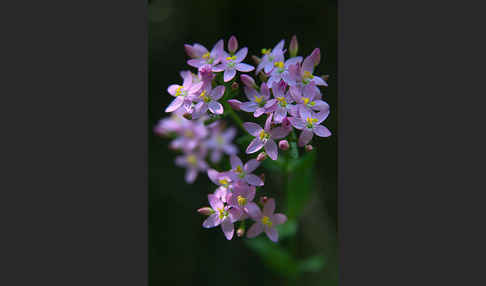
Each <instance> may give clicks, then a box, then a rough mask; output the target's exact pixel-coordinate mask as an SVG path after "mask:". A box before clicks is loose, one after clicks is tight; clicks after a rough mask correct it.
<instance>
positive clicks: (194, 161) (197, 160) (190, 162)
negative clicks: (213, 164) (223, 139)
mask: <svg viewBox="0 0 486 286" xmlns="http://www.w3.org/2000/svg"><path fill="white" fill-rule="evenodd" d="M205 156H206V154H202V153H200V152H198V153H192V152H191V153H187V154H185V155H183V156H178V157H176V159H175V163H176V165H177V166H180V167H186V168H187V170H186V176H185V179H186V182H187V183H189V184H190V183H193V182H194V180H196V177H197V173H198V172H200V171H205V170H206V169H207V168H208V164H207V163H206V162H204V157H205Z"/></svg>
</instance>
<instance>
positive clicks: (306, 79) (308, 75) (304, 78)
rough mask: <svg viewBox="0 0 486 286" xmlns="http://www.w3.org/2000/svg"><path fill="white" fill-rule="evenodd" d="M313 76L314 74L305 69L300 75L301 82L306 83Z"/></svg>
mask: <svg viewBox="0 0 486 286" xmlns="http://www.w3.org/2000/svg"><path fill="white" fill-rule="evenodd" d="M313 78H314V76H313V75H312V74H311V73H310V72H309V71H305V72H304V74H303V75H302V82H303V83H304V84H308V83H309V82H310V80H311V79H313Z"/></svg>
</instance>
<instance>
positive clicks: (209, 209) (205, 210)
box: [197, 207, 214, 215]
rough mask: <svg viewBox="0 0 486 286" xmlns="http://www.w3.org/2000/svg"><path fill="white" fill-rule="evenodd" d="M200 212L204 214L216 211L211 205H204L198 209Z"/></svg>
mask: <svg viewBox="0 0 486 286" xmlns="http://www.w3.org/2000/svg"><path fill="white" fill-rule="evenodd" d="M197 212H198V213H200V214H202V215H211V214H213V213H214V211H213V209H212V208H210V207H203V208H200V209H198V210H197Z"/></svg>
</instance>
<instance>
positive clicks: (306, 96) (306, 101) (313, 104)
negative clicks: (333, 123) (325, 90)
mask: <svg viewBox="0 0 486 286" xmlns="http://www.w3.org/2000/svg"><path fill="white" fill-rule="evenodd" d="M289 92H290V95H291V96H292V98H293V99H294V100H295V102H297V108H306V109H308V110H309V111H319V112H327V111H329V104H327V103H326V102H325V101H323V100H321V97H322V95H321V92H320V91H319V88H317V86H316V85H315V84H314V83H309V84H308V85H306V86H304V87H303V88H300V87H295V86H294V87H291V88H289ZM293 111H295V112H292V113H291V114H292V116H297V115H296V112H298V109H294V110H293Z"/></svg>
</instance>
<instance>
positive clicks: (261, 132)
mask: <svg viewBox="0 0 486 286" xmlns="http://www.w3.org/2000/svg"><path fill="white" fill-rule="evenodd" d="M258 136H259V137H260V140H262V141H266V140H267V139H268V138H269V137H270V134H268V133H267V132H265V130H262V131H260V134H259V135H258Z"/></svg>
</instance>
